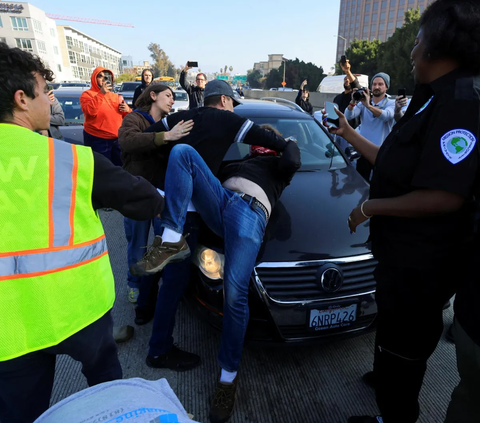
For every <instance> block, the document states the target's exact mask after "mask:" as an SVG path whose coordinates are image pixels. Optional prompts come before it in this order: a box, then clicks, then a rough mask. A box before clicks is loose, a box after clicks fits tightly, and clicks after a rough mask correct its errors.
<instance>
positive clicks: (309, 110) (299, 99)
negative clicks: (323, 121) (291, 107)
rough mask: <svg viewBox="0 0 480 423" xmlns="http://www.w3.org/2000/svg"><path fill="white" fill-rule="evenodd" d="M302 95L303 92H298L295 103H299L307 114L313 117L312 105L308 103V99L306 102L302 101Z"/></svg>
mask: <svg viewBox="0 0 480 423" xmlns="http://www.w3.org/2000/svg"><path fill="white" fill-rule="evenodd" d="M302 93H303V90H298V94H297V98H296V99H295V103H297V104H298V105H299V106H300V107H301V108H302V109H303V110H305V111H306V112H307V113H309V114H311V115H313V106H312V103H310V101H308V98H307V100H306V101H305V100H303V99H302Z"/></svg>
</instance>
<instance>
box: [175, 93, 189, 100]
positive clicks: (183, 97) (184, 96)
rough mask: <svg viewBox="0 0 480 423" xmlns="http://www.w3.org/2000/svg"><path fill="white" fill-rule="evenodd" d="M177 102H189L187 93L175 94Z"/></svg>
mask: <svg viewBox="0 0 480 423" xmlns="http://www.w3.org/2000/svg"><path fill="white" fill-rule="evenodd" d="M175 101H188V98H187V93H186V92H180V93H179V92H175Z"/></svg>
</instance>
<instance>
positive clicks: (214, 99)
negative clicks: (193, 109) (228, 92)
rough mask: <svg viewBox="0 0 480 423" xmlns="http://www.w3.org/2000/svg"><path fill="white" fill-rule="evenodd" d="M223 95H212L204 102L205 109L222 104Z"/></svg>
mask: <svg viewBox="0 0 480 423" xmlns="http://www.w3.org/2000/svg"><path fill="white" fill-rule="evenodd" d="M221 98H222V96H221V95H212V96H210V97H207V98H206V99H204V100H203V105H204V106H205V107H215V106H217V105H218V104H220V99H221Z"/></svg>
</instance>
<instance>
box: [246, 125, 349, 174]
mask: <svg viewBox="0 0 480 423" xmlns="http://www.w3.org/2000/svg"><path fill="white" fill-rule="evenodd" d="M251 120H252V121H253V122H255V123H256V124H258V125H264V124H268V125H271V126H273V127H274V128H276V129H277V130H278V131H279V132H280V133H281V134H282V136H283V137H284V138H287V137H293V138H295V139H296V140H297V143H298V146H299V147H300V154H301V158H302V167H301V168H300V170H301V171H302V170H303V171H309V170H328V169H343V168H344V167H346V166H347V163H346V162H345V159H344V158H343V156H342V155H341V154H340V152H339V151H338V149H337V147H336V146H335V145H334V144H333V143H332V141H331V139H330V137H329V136H328V135H327V134H326V133H325V132H324V131H323V130H322V128H320V126H319V124H318V123H317V122H316V121H315V120H313V119H302V118H295V119H288V118H279V119H276V118H251Z"/></svg>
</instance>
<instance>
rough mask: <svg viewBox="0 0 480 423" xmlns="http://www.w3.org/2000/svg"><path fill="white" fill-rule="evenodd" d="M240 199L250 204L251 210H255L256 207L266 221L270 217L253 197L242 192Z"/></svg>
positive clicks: (265, 209)
mask: <svg viewBox="0 0 480 423" xmlns="http://www.w3.org/2000/svg"><path fill="white" fill-rule="evenodd" d="M240 198H242V199H244V200H245V201H246V202H247V203H249V204H251V206H252V209H253V210H255V209H256V208H257V207H258V208H259V209H260V210H262V211H263V212H264V213H265V218H266V219H267V220H268V218H269V217H270V216H269V214H268V210H267V208H266V207H265V206H264V205H263V204H262V203H261V202H260V201H258V200H257V199H256V198H255V197H252V196H251V195H248V194H245V193H244V192H243V193H241V194H240Z"/></svg>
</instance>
